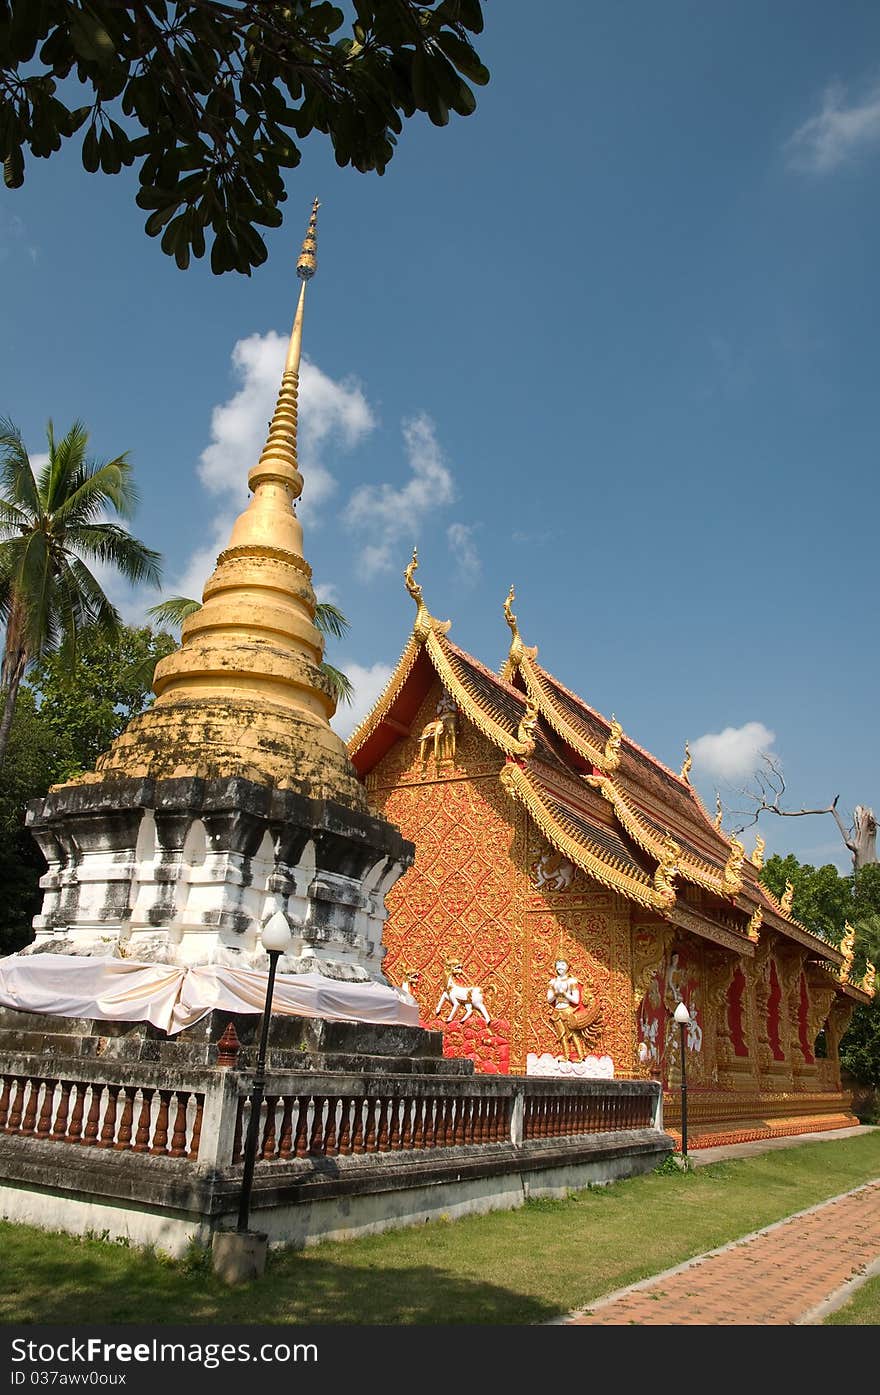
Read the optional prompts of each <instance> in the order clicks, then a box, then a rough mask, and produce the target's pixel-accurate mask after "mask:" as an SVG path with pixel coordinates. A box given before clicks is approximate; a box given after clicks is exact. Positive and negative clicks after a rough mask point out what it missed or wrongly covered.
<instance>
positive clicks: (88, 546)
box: [67, 523, 162, 586]
mask: <svg viewBox="0 0 880 1395" xmlns="http://www.w3.org/2000/svg"><path fill="white" fill-rule="evenodd" d="M67 544H68V546H69V547H70V548H72V549H75V550H76V551H77V552H80V553H84V554H85V555H86V556H87V557H92V558H94V559H95V560H96V561H98V562H112V564H113V566H114V567H115V568H116V570H117V571H118V572H120V573H121V575H122V576H124V577H125V579H126V581H131V582H140V581H148V582H150V583H151V584H152V585H153V586H159V585H160V584H161V581H162V565H161V564H162V554H161V553H160V552H154V551H153V549H152V548H150V547H147V546H146V544H145V543H142V542H141V541H140V540H139V539H138V538H136V537H134V536H133V535H132V534H131V533H129V531H128V530H127V529H126V528H121V527H120V526H119V524H118V523H89V524H85V525H84V526H82V527H77V528H70V529H69V530H68V532H67Z"/></svg>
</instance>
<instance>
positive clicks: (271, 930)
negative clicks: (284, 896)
mask: <svg viewBox="0 0 880 1395" xmlns="http://www.w3.org/2000/svg"><path fill="white" fill-rule="evenodd" d="M260 943H261V944H262V946H263V949H265V950H266V952H267V953H268V954H286V953H287V951H288V950H289V949H290V946H291V944H292V943H293V936H292V935H291V933H290V921H289V920H288V919H287V916H286V915H285V914H284V912H283V911H276V912H275V913H274V915H271V916H270V917H269V919H268V920H267V921H266V924H265V925H264V926H263V928H262V930H261V931H260Z"/></svg>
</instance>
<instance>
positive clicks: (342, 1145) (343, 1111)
mask: <svg viewBox="0 0 880 1395" xmlns="http://www.w3.org/2000/svg"><path fill="white" fill-rule="evenodd" d="M355 1103H356V1101H355V1100H353V1099H352V1098H351V1096H350V1095H345V1096H343V1099H342V1102H341V1107H340V1110H339V1145H338V1147H339V1152H340V1154H341V1156H342V1157H343V1158H347V1157H348V1156H349V1155H350V1153H351V1107H352V1105H353V1104H355Z"/></svg>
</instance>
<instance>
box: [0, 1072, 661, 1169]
mask: <svg viewBox="0 0 880 1395" xmlns="http://www.w3.org/2000/svg"><path fill="white" fill-rule="evenodd" d="M114 1076H115V1079H114ZM120 1077H121V1079H120ZM250 1090H251V1078H250V1075H249V1073H248V1072H245V1071H238V1070H236V1069H232V1068H230V1069H222V1068H221V1069H206V1068H197V1069H194V1070H192V1071H190V1072H189V1073H185V1072H178V1071H174V1070H168V1069H165V1068H162V1067H159V1066H154V1065H151V1064H149V1063H144V1062H140V1063H136V1064H134V1063H129V1064H125V1065H118V1066H117V1065H116V1063H114V1062H112V1061H107V1062H102V1061H99V1060H91V1061H77V1062H75V1063H74V1062H70V1063H65V1065H64V1066H60V1065H56V1066H54V1067H48V1065H47V1064H46V1063H44V1062H42V1061H38V1060H37V1059H35V1058H34V1057H23V1056H22V1057H16V1058H12V1059H11V1060H10V1058H9V1057H7V1058H6V1060H5V1061H3V1060H0V1134H7V1135H13V1136H15V1137H19V1138H29V1137H32V1138H35V1139H37V1140H41V1141H44V1142H52V1143H67V1144H75V1145H77V1146H79V1147H83V1148H97V1149H107V1150H110V1149H112V1150H114V1151H117V1152H128V1153H141V1154H148V1155H149V1156H150V1157H158V1158H172V1159H176V1160H178V1161H183V1162H190V1163H192V1162H196V1161H197V1162H199V1163H200V1164H202V1165H204V1166H211V1167H215V1168H223V1167H227V1166H230V1165H234V1164H236V1163H240V1162H241V1161H242V1148H243V1140H244V1138H245V1137H246V1136H247V1129H248V1120H249V1117H250V1108H251V1104H250ZM658 1108H659V1089H658V1086H657V1085H656V1084H655V1083H653V1082H648V1081H625V1082H623V1081H622V1082H615V1081H610V1082H604V1081H578V1080H559V1081H557V1080H553V1081H548V1080H542V1079H537V1080H533V1079H529V1078H527V1077H522V1076H519V1077H517V1076H496V1077H490V1078H486V1077H475V1078H471V1079H468V1078H466V1077H465V1078H462V1077H445V1076H434V1077H431V1076H410V1075H407V1076H404V1075H398V1076H392V1075H389V1076H378V1077H372V1078H371V1079H370V1080H368V1081H364V1080H362V1079H360V1078H358V1077H356V1076H351V1075H344V1074H338V1075H334V1074H330V1073H322V1072H303V1071H278V1072H273V1073H272V1074H271V1075H270V1076H269V1078H268V1080H267V1082H266V1090H265V1096H264V1100H263V1103H262V1105H261V1112H260V1122H259V1130H258V1147H257V1160H258V1162H260V1163H267V1164H272V1163H276V1164H277V1163H284V1162H289V1161H296V1160H297V1159H314V1158H349V1157H350V1158H358V1157H361V1156H369V1155H370V1154H379V1153H398V1154H408V1155H410V1156H411V1157H418V1156H419V1155H420V1154H424V1153H426V1152H430V1151H433V1150H437V1149H450V1148H452V1149H456V1150H458V1149H464V1150H467V1151H468V1152H474V1151H476V1150H481V1149H482V1150H484V1151H485V1153H486V1155H487V1156H490V1155H491V1149H492V1146H493V1145H499V1144H507V1145H510V1144H513V1145H514V1146H516V1147H519V1146H521V1145H522V1144H523V1143H528V1144H530V1145H531V1144H538V1145H540V1144H541V1142H542V1141H544V1140H564V1139H569V1140H571V1139H577V1138H578V1137H580V1136H586V1135H591V1134H597V1133H611V1132H619V1131H622V1130H629V1129H645V1128H650V1127H652V1125H656V1126H657V1127H659V1122H658V1120H659V1115H658V1112H657V1111H658Z"/></svg>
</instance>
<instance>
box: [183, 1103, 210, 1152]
mask: <svg viewBox="0 0 880 1395" xmlns="http://www.w3.org/2000/svg"><path fill="white" fill-rule="evenodd" d="M194 1099H195V1102H196V1117H195V1118H194V1119H193V1129H192V1139H191V1140H190V1145H189V1152H188V1153H187V1155H186V1156H187V1157H188V1158H189V1159H190V1160H191V1161H193V1162H195V1161H196V1160H197V1159H198V1156H199V1146H200V1144H201V1141H202V1116H203V1114H204V1112H205V1096H204V1095H195V1096H194Z"/></svg>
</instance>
